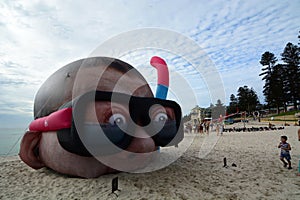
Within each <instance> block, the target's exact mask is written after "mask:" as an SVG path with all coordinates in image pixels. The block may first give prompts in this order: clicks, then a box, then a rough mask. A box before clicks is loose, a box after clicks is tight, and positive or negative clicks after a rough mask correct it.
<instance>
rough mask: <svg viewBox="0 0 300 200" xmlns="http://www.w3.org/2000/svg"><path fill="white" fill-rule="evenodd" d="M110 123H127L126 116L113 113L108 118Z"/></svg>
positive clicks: (122, 124)
mask: <svg viewBox="0 0 300 200" xmlns="http://www.w3.org/2000/svg"><path fill="white" fill-rule="evenodd" d="M108 122H109V123H110V124H111V125H118V126H124V125H126V124H127V121H126V118H125V116H124V115H122V114H121V113H114V114H113V115H112V116H111V117H110V118H109V120H108Z"/></svg>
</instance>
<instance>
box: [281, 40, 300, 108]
mask: <svg viewBox="0 0 300 200" xmlns="http://www.w3.org/2000/svg"><path fill="white" fill-rule="evenodd" d="M281 56H282V58H281V60H282V61H283V62H284V63H286V64H285V65H283V67H284V71H285V72H286V79H285V82H284V83H285V84H284V85H285V88H284V89H285V90H286V95H287V100H288V101H289V102H291V103H293V105H294V107H295V108H297V101H300V78H299V77H300V66H299V64H300V53H299V47H298V46H297V45H294V44H292V43H290V42H289V43H288V44H287V45H286V46H285V48H284V51H283V53H282V54H281Z"/></svg>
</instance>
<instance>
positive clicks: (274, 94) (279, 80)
mask: <svg viewBox="0 0 300 200" xmlns="http://www.w3.org/2000/svg"><path fill="white" fill-rule="evenodd" d="M285 77H286V76H285V70H284V67H283V65H281V64H277V65H275V66H274V67H273V70H272V72H271V76H270V94H269V100H270V101H269V105H270V106H275V107H276V108H277V113H279V107H281V106H283V107H284V108H285V110H286V101H287V100H286V92H285V89H284V83H285Z"/></svg>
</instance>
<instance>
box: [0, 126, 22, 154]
mask: <svg viewBox="0 0 300 200" xmlns="http://www.w3.org/2000/svg"><path fill="white" fill-rule="evenodd" d="M24 133H25V129H20V128H0V156H12V155H18V153H19V149H20V142H21V139H22V136H23V135H24Z"/></svg>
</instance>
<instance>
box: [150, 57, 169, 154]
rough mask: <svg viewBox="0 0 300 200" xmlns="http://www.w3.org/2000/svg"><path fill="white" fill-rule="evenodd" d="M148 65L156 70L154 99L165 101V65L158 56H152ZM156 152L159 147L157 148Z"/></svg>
mask: <svg viewBox="0 0 300 200" xmlns="http://www.w3.org/2000/svg"><path fill="white" fill-rule="evenodd" d="M150 64H151V65H152V66H153V67H154V68H155V69H156V70H157V87H156V94H155V97H156V98H159V99H166V98H167V95H168V90H169V70H168V65H167V63H166V62H165V61H164V60H163V59H162V58H160V57H158V56H153V57H152V58H151V60H150ZM157 150H158V152H159V151H160V147H158V149H157Z"/></svg>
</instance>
